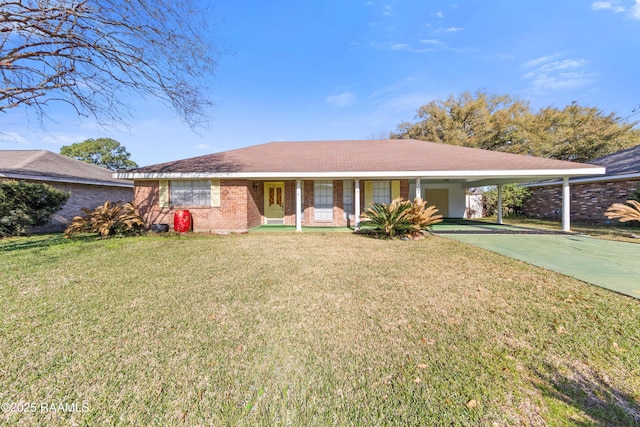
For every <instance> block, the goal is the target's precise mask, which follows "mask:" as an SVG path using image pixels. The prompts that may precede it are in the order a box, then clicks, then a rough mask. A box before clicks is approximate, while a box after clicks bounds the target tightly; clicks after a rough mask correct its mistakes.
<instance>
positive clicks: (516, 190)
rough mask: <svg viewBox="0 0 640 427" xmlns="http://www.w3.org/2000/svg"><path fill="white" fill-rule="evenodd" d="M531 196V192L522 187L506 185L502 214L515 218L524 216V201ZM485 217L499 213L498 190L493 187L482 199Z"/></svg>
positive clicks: (504, 186)
mask: <svg viewBox="0 0 640 427" xmlns="http://www.w3.org/2000/svg"><path fill="white" fill-rule="evenodd" d="M530 194H531V190H529V189H528V188H526V187H520V186H519V185H518V184H505V185H503V186H502V214H503V215H504V216H513V215H520V214H522V206H523V205H524V201H525V200H526V199H527V197H529V195H530ZM482 203H483V208H484V216H486V217H490V216H494V215H496V214H497V213H498V188H497V187H491V188H490V189H489V190H487V191H485V192H484V197H483V198H482Z"/></svg>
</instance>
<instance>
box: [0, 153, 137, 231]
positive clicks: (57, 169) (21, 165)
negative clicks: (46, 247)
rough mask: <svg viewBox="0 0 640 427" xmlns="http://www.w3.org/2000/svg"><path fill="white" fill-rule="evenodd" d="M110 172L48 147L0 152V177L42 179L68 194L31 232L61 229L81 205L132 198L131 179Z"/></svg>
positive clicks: (93, 204)
mask: <svg viewBox="0 0 640 427" xmlns="http://www.w3.org/2000/svg"><path fill="white" fill-rule="evenodd" d="M112 174H113V172H112V171H110V170H108V169H105V168H101V167H99V166H95V165H92V164H89V163H85V162H81V161H79V160H75V159H72V158H70V157H66V156H62V155H60V154H56V153H52V152H50V151H47V150H2V151H0V180H19V181H29V182H41V183H45V184H49V185H51V186H52V187H55V188H58V189H60V190H64V191H68V192H70V193H71V196H70V197H69V200H67V203H66V204H65V205H64V206H63V207H62V209H61V210H60V211H58V212H57V213H55V214H54V215H53V216H52V217H51V220H50V221H49V223H48V224H47V225H44V226H42V227H37V228H36V229H34V230H32V231H33V232H41V233H42V232H54V231H62V230H64V229H65V228H66V227H67V225H68V224H69V223H70V222H71V220H72V219H73V217H74V216H76V215H81V214H82V212H81V211H80V208H89V209H93V208H95V207H97V206H99V205H101V204H103V203H104V202H105V201H107V200H110V201H114V202H116V201H119V200H122V201H131V200H133V185H132V183H131V182H130V181H124V180H120V179H115V178H113V176H112Z"/></svg>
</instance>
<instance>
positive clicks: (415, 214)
mask: <svg viewBox="0 0 640 427" xmlns="http://www.w3.org/2000/svg"><path fill="white" fill-rule="evenodd" d="M426 203H427V202H426V201H424V200H422V199H415V200H414V202H413V203H411V202H410V201H408V200H403V199H402V198H400V197H398V198H396V199H394V200H393V201H392V202H391V203H390V204H386V203H374V204H373V205H371V207H370V208H368V209H366V210H365V211H364V212H363V214H362V217H363V222H361V223H360V229H361V231H363V232H365V233H374V234H378V235H383V236H385V237H388V238H396V237H402V236H406V235H411V236H413V237H415V236H417V235H422V234H423V233H424V231H427V230H429V229H430V228H431V225H433V224H435V223H438V222H440V221H442V215H437V214H436V212H438V209H436V208H435V206H429V207H427V206H426Z"/></svg>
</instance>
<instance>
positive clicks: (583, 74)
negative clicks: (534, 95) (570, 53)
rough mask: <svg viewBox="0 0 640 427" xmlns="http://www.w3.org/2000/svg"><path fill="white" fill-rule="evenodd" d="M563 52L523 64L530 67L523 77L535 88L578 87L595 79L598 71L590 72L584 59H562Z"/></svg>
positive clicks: (561, 88)
mask: <svg viewBox="0 0 640 427" xmlns="http://www.w3.org/2000/svg"><path fill="white" fill-rule="evenodd" d="M562 56H563V54H560V53H556V54H553V55H548V56H543V57H541V58H537V59H533V60H531V61H528V62H526V63H524V64H523V67H524V68H525V69H528V70H529V71H527V72H526V73H525V74H524V75H523V78H524V79H525V80H528V81H529V82H530V84H531V86H532V87H533V89H535V90H541V91H544V90H565V89H578V88H582V87H585V86H588V85H590V84H591V83H593V82H594V81H595V78H596V76H597V73H593V72H589V70H588V69H587V66H588V62H587V61H585V60H584V59H562Z"/></svg>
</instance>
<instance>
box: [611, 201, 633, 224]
mask: <svg viewBox="0 0 640 427" xmlns="http://www.w3.org/2000/svg"><path fill="white" fill-rule="evenodd" d="M604 214H605V215H606V217H607V218H609V219H614V218H617V219H618V220H619V221H620V222H627V221H640V202H638V201H637V200H627V204H626V205H625V204H623V203H614V204H613V205H611V206H609V209H607V211H606V212H605V213H604Z"/></svg>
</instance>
